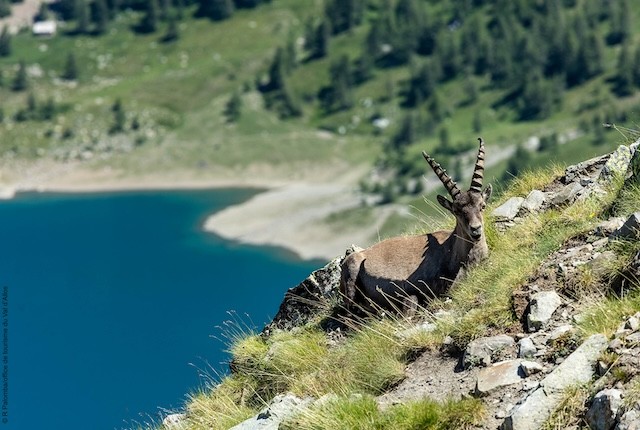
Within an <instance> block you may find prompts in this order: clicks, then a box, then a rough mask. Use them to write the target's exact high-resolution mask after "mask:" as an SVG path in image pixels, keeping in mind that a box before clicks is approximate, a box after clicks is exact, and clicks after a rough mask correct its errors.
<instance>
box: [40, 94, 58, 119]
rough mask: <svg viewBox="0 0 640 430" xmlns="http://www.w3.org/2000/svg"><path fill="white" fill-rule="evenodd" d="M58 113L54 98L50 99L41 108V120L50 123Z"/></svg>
mask: <svg viewBox="0 0 640 430" xmlns="http://www.w3.org/2000/svg"><path fill="white" fill-rule="evenodd" d="M55 113H56V104H55V101H54V100H53V97H49V98H48V99H47V101H46V102H45V103H44V105H42V108H40V118H41V119H42V120H44V121H50V120H52V119H53V117H54V116H55Z"/></svg>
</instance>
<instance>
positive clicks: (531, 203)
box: [522, 190, 546, 212]
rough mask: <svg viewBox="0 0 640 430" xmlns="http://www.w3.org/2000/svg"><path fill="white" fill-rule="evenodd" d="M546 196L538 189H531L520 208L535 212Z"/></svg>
mask: <svg viewBox="0 0 640 430" xmlns="http://www.w3.org/2000/svg"><path fill="white" fill-rule="evenodd" d="M545 199H546V197H545V194H544V193H543V192H542V191H540V190H533V191H531V192H530V193H529V195H527V198H525V199H524V202H522V209H525V210H527V211H529V212H537V211H538V210H539V209H540V208H541V207H542V205H543V204H544V201H545Z"/></svg>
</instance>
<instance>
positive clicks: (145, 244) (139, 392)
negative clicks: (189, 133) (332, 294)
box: [0, 190, 322, 430]
mask: <svg viewBox="0 0 640 430" xmlns="http://www.w3.org/2000/svg"><path fill="white" fill-rule="evenodd" d="M255 193H256V191H251V190H215V191H212V190H198V191H153V192H151V191H149V192H118V193H97V194H55V193H51V194H50V193H46V194H38V193H25V194H19V195H18V196H17V197H16V198H15V199H14V200H9V201H3V202H0V238H1V246H0V288H3V289H4V288H6V290H5V291H8V303H9V308H8V309H9V319H8V324H9V327H8V328H9V331H8V335H9V337H8V339H9V341H8V346H9V349H8V358H9V379H8V389H9V391H8V394H9V397H8V403H9V410H8V412H9V414H8V415H9V416H8V420H9V421H8V425H0V429H5V428H6V429H20V430H23V429H63V428H64V429H69V430H75V429H89V428H90V429H121V428H135V427H136V426H137V424H143V423H146V422H150V421H151V420H156V422H157V420H158V418H159V417H160V416H161V415H164V414H163V413H162V411H163V408H164V409H168V410H175V409H178V408H180V406H182V405H183V403H184V401H185V395H186V394H187V393H189V392H193V391H195V390H196V389H197V388H198V387H201V386H203V385H204V384H205V383H206V382H207V377H203V376H201V375H202V374H208V375H215V372H216V371H218V372H220V371H222V372H226V369H227V367H226V365H225V364H224V363H223V362H224V361H225V360H226V359H227V357H226V355H225V353H224V352H223V351H224V348H225V345H224V343H223V342H221V341H220V340H217V339H216V338H215V337H220V336H221V335H222V334H223V332H222V330H221V329H220V328H219V326H220V325H221V324H222V323H223V322H224V321H225V320H229V319H230V316H229V315H228V314H227V312H228V311H235V312H236V313H237V315H238V316H239V317H240V318H241V319H242V320H243V321H244V322H245V323H247V324H248V325H254V326H255V327H257V328H258V329H260V328H262V326H263V324H264V323H265V322H267V321H269V319H270V317H273V316H274V315H275V313H276V311H277V309H278V305H279V304H280V302H281V300H282V298H283V295H284V293H285V291H286V290H287V289H288V288H290V287H292V286H294V285H296V284H297V283H298V282H299V281H301V280H302V279H304V278H305V277H306V276H307V275H308V274H309V273H310V272H311V271H312V270H314V269H316V268H318V267H319V266H320V265H321V264H322V262H301V261H297V260H296V259H295V258H294V257H293V256H292V255H290V254H288V253H287V252H285V251H283V250H280V249H275V248H263V247H250V246H244V245H239V244H235V243H231V242H228V241H224V240H222V239H220V238H218V237H216V236H215V235H212V234H208V233H205V232H203V231H202V224H203V222H204V220H205V218H206V217H207V215H209V214H211V213H213V212H215V211H216V210H220V209H222V208H224V207H226V206H229V205H231V204H234V203H238V202H241V201H243V200H246V199H248V198H250V197H251V196H252V195H254V194H255ZM256 216H259V214H256ZM245 314H246V315H249V316H248V317H247V316H245Z"/></svg>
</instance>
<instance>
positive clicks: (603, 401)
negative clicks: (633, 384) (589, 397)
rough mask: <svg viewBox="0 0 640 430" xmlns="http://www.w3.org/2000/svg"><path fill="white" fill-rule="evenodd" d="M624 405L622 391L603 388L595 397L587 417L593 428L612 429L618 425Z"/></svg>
mask: <svg viewBox="0 0 640 430" xmlns="http://www.w3.org/2000/svg"><path fill="white" fill-rule="evenodd" d="M620 406H622V391H620V390H616V389H608V390H602V391H600V392H599V393H598V394H596V395H595V397H594V398H593V403H592V404H591V407H590V408H589V410H588V411H587V415H586V419H587V423H589V427H591V429H592V430H611V429H613V426H615V425H616V418H617V416H618V411H619V410H620Z"/></svg>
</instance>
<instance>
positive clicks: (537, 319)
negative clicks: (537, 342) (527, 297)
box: [527, 291, 562, 331]
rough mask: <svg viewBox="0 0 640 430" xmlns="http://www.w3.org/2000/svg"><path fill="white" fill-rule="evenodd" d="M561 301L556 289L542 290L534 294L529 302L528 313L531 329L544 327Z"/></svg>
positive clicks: (528, 325)
mask: <svg viewBox="0 0 640 430" xmlns="http://www.w3.org/2000/svg"><path fill="white" fill-rule="evenodd" d="M561 303H562V300H561V299H560V296H559V295H558V293H556V292H555V291H541V292H539V293H536V294H534V295H533V296H532V297H531V301H530V302H529V313H528V314H527V328H528V329H529V331H537V330H540V329H541V328H543V327H544V326H545V325H546V324H547V323H548V322H549V320H550V319H551V316H552V315H553V313H554V312H555V311H556V309H558V307H559V306H560V304H561Z"/></svg>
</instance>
